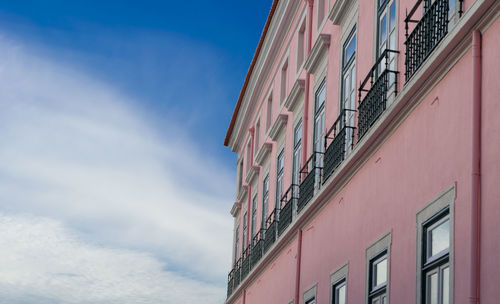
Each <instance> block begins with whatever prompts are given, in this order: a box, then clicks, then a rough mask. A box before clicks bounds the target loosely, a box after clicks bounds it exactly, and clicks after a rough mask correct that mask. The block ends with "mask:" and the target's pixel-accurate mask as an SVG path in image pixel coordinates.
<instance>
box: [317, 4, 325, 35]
mask: <svg viewBox="0 0 500 304" xmlns="http://www.w3.org/2000/svg"><path fill="white" fill-rule="evenodd" d="M325 1H326V0H318V28H319V27H320V26H321V24H323V20H324V19H325Z"/></svg>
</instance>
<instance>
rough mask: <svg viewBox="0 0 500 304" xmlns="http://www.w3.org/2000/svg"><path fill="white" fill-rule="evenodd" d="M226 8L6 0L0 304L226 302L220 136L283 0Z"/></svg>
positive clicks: (224, 172)
mask: <svg viewBox="0 0 500 304" xmlns="http://www.w3.org/2000/svg"><path fill="white" fill-rule="evenodd" d="M235 3H237V4H235ZM216 5H217V7H214V2H212V1H189V2H188V1H49V0H45V1H2V2H0V202H1V204H0V229H1V230H2V231H3V233H2V235H1V236H0V247H1V248H4V249H5V248H7V249H6V250H2V251H1V252H0V269H2V272H0V302H5V301H7V302H8V303H14V304H16V303H178V302H180V303H198V302H200V301H203V302H205V303H221V302H222V301H223V300H224V298H225V296H224V294H225V283H226V274H227V271H228V270H229V266H230V265H229V264H230V251H231V245H230V244H231V239H232V220H231V217H230V215H229V213H228V210H229V209H230V206H231V204H232V201H233V199H234V188H235V186H234V175H235V170H234V162H235V156H234V155H233V154H232V152H230V151H229V149H228V148H227V147H224V146H223V145H222V143H223V140H224V136H225V132H226V128H227V126H228V124H229V120H230V117H231V114H232V111H233V109H234V105H235V102H236V99H237V97H238V94H239V91H240V89H241V85H242V83H243V80H244V77H245V73H246V71H247V69H248V66H249V64H250V60H251V58H252V55H253V52H254V50H255V47H256V45H257V42H258V39H259V36H260V33H261V31H262V27H263V25H264V23H265V19H266V17H267V14H268V12H269V9H270V5H271V1H270V0H266V1H238V2H234V1H217V2H216Z"/></svg>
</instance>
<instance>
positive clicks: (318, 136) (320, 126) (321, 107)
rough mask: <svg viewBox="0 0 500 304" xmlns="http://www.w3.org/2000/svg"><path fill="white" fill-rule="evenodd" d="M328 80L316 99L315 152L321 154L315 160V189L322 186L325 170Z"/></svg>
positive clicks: (318, 91) (320, 87) (321, 87)
mask: <svg viewBox="0 0 500 304" xmlns="http://www.w3.org/2000/svg"><path fill="white" fill-rule="evenodd" d="M325 83H326V79H323V82H322V83H321V85H320V86H319V88H318V89H317V90H316V94H315V99H314V108H315V110H314V137H313V149H314V150H313V152H320V153H319V154H317V155H316V158H315V160H314V167H315V168H314V171H315V173H314V174H315V177H314V184H315V187H319V185H320V174H321V170H320V169H319V168H323V154H322V153H323V152H324V151H325V100H326V86H325Z"/></svg>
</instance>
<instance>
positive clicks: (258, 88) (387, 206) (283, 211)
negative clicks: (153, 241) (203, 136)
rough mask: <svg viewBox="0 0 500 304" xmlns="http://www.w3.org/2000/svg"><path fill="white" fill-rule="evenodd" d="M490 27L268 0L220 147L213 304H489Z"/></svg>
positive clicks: (495, 295) (381, 9)
mask: <svg viewBox="0 0 500 304" xmlns="http://www.w3.org/2000/svg"><path fill="white" fill-rule="evenodd" d="M499 16H500V1H498V0H463V1H462V0H423V1H422V0H358V1H355V0H280V1H279V0H275V1H274V3H273V5H272V8H271V12H270V14H269V18H268V20H267V23H266V26H265V28H264V31H263V34H262V37H261V39H260V41H259V44H258V47H257V51H256V53H255V56H254V59H253V61H252V63H251V66H250V69H249V72H248V74H247V77H246V79H245V83H244V85H243V88H242V90H241V94H240V97H239V99H238V102H237V104H236V109H235V111H234V114H233V117H232V120H231V123H230V126H229V130H228V132H227V136H226V139H225V145H227V146H229V147H230V148H231V149H232V151H234V152H236V153H237V154H238V162H237V191H236V199H235V202H234V204H233V206H232V209H231V214H232V215H233V217H234V243H233V260H232V262H231V270H230V272H229V276H228V292H227V300H226V303H227V304H266V303H272V304H288V303H300V304H302V303H304V304H312V303H320V304H323V303H324V304H326V303H331V304H341V303H342V304H344V303H378V304H382V303H404V304H409V303H415V304H423V303H432V304H447V303H457V304H461V303H484V304H486V303H491V304H497V303H500V284H499V283H498V282H499V281H497V279H499V277H500V228H499V219H500V185H499V184H500V119H499V116H500V72H499V71H500V18H499ZM227 245H228V246H229V244H227Z"/></svg>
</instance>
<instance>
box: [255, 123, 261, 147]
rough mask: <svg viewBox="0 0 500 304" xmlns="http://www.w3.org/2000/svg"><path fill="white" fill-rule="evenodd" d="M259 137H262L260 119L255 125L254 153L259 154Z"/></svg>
mask: <svg viewBox="0 0 500 304" xmlns="http://www.w3.org/2000/svg"><path fill="white" fill-rule="evenodd" d="M259 139H260V120H259V121H257V124H256V125H255V134H254V155H256V154H257V151H259V148H260V146H259V144H260V143H259Z"/></svg>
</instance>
